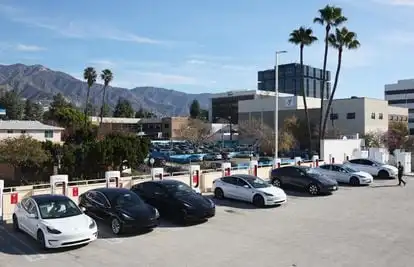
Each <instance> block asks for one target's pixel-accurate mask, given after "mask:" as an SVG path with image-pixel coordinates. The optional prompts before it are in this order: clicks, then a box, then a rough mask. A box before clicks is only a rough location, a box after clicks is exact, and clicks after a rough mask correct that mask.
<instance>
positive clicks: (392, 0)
mask: <svg viewBox="0 0 414 267" xmlns="http://www.w3.org/2000/svg"><path fill="white" fill-rule="evenodd" d="M371 1H372V2H376V3H379V4H384V5H391V6H410V7H414V0H371Z"/></svg>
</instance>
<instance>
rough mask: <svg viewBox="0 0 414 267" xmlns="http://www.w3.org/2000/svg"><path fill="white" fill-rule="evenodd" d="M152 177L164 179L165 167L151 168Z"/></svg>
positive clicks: (153, 178)
mask: <svg viewBox="0 0 414 267" xmlns="http://www.w3.org/2000/svg"><path fill="white" fill-rule="evenodd" d="M151 179H152V180H162V179H164V168H152V169H151Z"/></svg>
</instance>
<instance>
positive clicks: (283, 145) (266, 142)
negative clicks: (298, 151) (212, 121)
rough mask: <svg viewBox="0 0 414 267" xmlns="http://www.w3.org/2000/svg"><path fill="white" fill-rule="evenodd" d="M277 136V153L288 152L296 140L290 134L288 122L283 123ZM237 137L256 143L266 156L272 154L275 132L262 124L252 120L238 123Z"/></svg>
mask: <svg viewBox="0 0 414 267" xmlns="http://www.w3.org/2000/svg"><path fill="white" fill-rule="evenodd" d="M285 122H286V123H284V125H283V127H282V129H281V130H280V131H279V135H278V147H279V151H289V150H291V149H292V148H293V147H294V146H295V145H296V140H295V138H294V137H293V134H292V132H290V130H289V127H291V125H288V121H285ZM239 135H240V137H242V138H243V139H246V140H248V141H251V142H257V143H258V145H259V147H260V149H261V151H262V152H265V153H267V154H274V152H275V151H274V150H275V131H274V129H272V128H271V127H269V126H268V125H266V124H263V123H262V122H260V121H258V120H255V119H252V120H249V121H243V122H241V123H239Z"/></svg>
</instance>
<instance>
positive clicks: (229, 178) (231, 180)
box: [221, 176, 237, 185]
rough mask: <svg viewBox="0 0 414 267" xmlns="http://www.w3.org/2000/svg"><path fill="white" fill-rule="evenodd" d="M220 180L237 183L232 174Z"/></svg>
mask: <svg viewBox="0 0 414 267" xmlns="http://www.w3.org/2000/svg"><path fill="white" fill-rule="evenodd" d="M221 180H222V181H223V182H225V183H228V184H232V185H237V179H236V178H235V177H232V176H227V177H223V178H221Z"/></svg>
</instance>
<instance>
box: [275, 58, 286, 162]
mask: <svg viewBox="0 0 414 267" xmlns="http://www.w3.org/2000/svg"><path fill="white" fill-rule="evenodd" d="M284 53H287V51H284V50H283V51H276V53H275V115H274V116H275V157H274V163H273V164H274V165H275V166H276V164H277V162H276V161H277V157H278V151H279V140H278V136H279V128H278V124H279V55H280V54H284Z"/></svg>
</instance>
